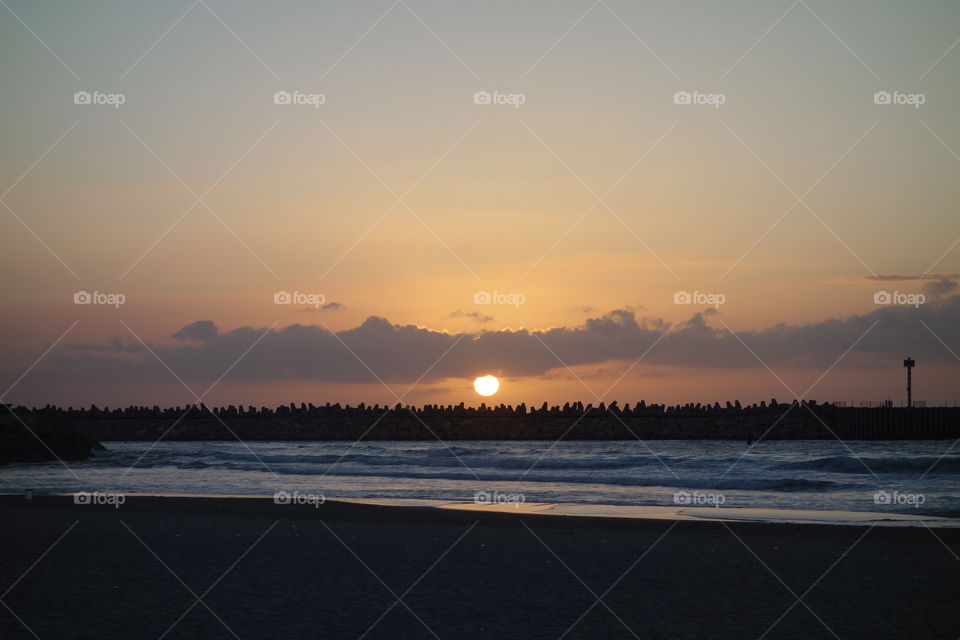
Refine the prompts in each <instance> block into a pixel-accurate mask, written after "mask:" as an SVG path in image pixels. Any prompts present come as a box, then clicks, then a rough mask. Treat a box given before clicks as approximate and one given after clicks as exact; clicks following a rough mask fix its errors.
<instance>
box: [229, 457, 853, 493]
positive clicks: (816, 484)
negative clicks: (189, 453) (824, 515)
mask: <svg viewBox="0 0 960 640" xmlns="http://www.w3.org/2000/svg"><path fill="white" fill-rule="evenodd" d="M211 466H216V467H219V468H225V469H230V470H234V471H252V472H266V471H268V469H267V468H266V467H264V466H263V465H262V464H258V463H240V462H232V463H226V464H223V465H211ZM269 471H273V472H275V473H277V474H279V475H301V476H321V477H331V478H334V477H337V478H351V477H362V478H390V479H403V478H407V479H414V480H451V481H471V482H477V481H478V479H479V482H481V483H485V482H513V483H523V484H528V483H529V484H545V483H546V484H576V485H597V486H602V485H609V486H618V487H665V488H671V489H711V490H726V491H787V492H794V491H829V490H831V489H834V488H837V487H838V486H840V485H839V484H838V483H836V482H833V481H830V480H808V479H804V478H725V479H722V480H715V479H709V478H675V477H668V476H656V477H642V478H638V477H625V476H619V477H617V476H608V477H598V476H597V475H595V474H590V475H580V476H575V475H553V474H530V475H526V476H524V475H523V474H512V473H496V472H495V473H487V472H484V470H482V469H476V470H473V469H471V468H468V467H464V466H462V465H461V467H460V469H459V470H458V469H448V470H444V471H419V470H399V469H397V470H391V469H381V470H372V469H371V470H361V471H354V470H349V471H348V470H346V469H343V468H342V467H339V466H337V465H330V466H327V467H325V468H321V467H318V466H316V465H285V466H282V467H269ZM474 473H476V475H474ZM842 486H843V488H844V489H851V488H854V486H853V485H850V484H843V485H842Z"/></svg>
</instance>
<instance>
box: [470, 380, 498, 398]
mask: <svg viewBox="0 0 960 640" xmlns="http://www.w3.org/2000/svg"><path fill="white" fill-rule="evenodd" d="M473 388H474V390H475V391H476V392H477V393H479V394H480V395H482V396H492V395H493V394H495V393H496V392H497V390H498V389H499V388H500V381H499V380H497V378H496V377H495V376H480V377H479V378H477V379H476V380H474V381H473Z"/></svg>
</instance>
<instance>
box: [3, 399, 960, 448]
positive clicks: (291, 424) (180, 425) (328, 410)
mask: <svg viewBox="0 0 960 640" xmlns="http://www.w3.org/2000/svg"><path fill="white" fill-rule="evenodd" d="M12 412H13V413H15V414H16V417H17V418H19V419H20V420H22V421H23V424H24V425H26V426H29V427H31V428H35V429H38V430H42V431H43V432H45V433H56V432H57V431H59V430H69V431H71V432H75V433H78V434H81V435H82V436H84V437H87V438H91V439H93V440H96V441H109V440H134V441H136V440H148V441H155V440H161V439H162V440H235V439H237V438H240V439H242V440H351V441H353V440H360V439H364V440H434V439H438V438H439V439H442V440H560V439H565V440H634V439H638V438H639V439H643V440H695V439H704V440H745V441H748V440H760V439H763V440H833V439H837V438H840V439H843V440H901V439H902V440H925V439H952V438H960V407H916V408H906V407H869V408H867V407H840V406H835V405H832V404H818V403H816V402H815V401H803V402H797V401H794V402H792V403H780V402H777V401H776V400H775V399H774V400H771V401H770V402H769V403H767V402H761V403H759V404H752V405H741V404H740V403H739V402H734V403H730V402H728V403H725V405H723V406H721V405H720V404H719V403H716V404H713V405H701V404H687V405H673V406H670V405H660V404H650V405H648V404H646V403H644V402H639V403H636V404H634V405H624V406H620V405H618V404H617V403H616V402H614V403H611V404H609V405H606V404H603V403H600V404H599V405H598V406H592V405H584V404H582V403H579V402H576V403H568V404H565V405H563V406H562V407H561V406H548V405H547V404H543V405H542V406H540V407H538V408H537V407H527V406H526V405H524V404H520V405H517V406H506V405H500V406H486V405H481V406H480V407H476V408H474V407H465V406H463V405H462V404H461V405H457V406H451V405H448V406H440V405H425V406H421V407H413V406H402V405H396V406H381V405H373V406H370V405H365V404H360V405H357V406H349V405H348V406H341V405H339V404H326V405H312V404H301V405H293V404H291V405H282V406H280V407H276V408H266V407H261V408H254V407H235V406H229V407H217V408H210V407H207V406H205V405H202V404H200V405H191V406H186V407H170V408H165V409H162V408H160V407H152V408H148V407H128V408H125V409H108V408H98V407H91V408H86V409H63V408H58V407H43V408H25V407H13V408H12ZM4 413H5V414H7V415H3V416H0V424H2V423H4V422H5V423H8V425H7V426H8V427H16V428H20V429H22V428H23V426H22V425H16V424H11V423H12V421H13V418H12V417H11V415H10V412H4Z"/></svg>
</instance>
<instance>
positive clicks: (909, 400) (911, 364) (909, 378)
mask: <svg viewBox="0 0 960 640" xmlns="http://www.w3.org/2000/svg"><path fill="white" fill-rule="evenodd" d="M903 366H904V367H906V369H907V406H908V407H912V406H913V376H912V375H911V374H912V373H913V368H914V367H915V366H917V362H916V360H914V359H913V358H911V357H910V356H907V359H906V360H904V361H903Z"/></svg>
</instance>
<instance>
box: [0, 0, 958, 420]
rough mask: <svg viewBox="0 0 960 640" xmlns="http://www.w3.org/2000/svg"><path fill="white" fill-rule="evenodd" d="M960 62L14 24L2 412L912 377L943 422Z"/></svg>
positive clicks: (403, 14)
mask: <svg viewBox="0 0 960 640" xmlns="http://www.w3.org/2000/svg"><path fill="white" fill-rule="evenodd" d="M958 38H960V4H958V3H956V2H952V1H946V0H945V1H942V2H934V1H924V2H914V3H903V2H876V1H869V2H866V1H864V2H846V1H845V2H840V3H836V2H823V1H821V0H804V1H802V2H801V1H798V2H790V1H784V2H779V1H778V2H724V3H714V2H623V1H618V0H604V1H603V2H596V3H595V2H592V1H590V0H577V1H566V0H549V1H543V2H520V3H517V2H497V1H490V2H482V3H479V2H449V1H444V2H439V1H436V2H425V1H423V0H405V1H403V2H391V1H382V2H381V1H369V2H367V1H364V2H346V1H338V2H285V3H283V4H282V5H279V6H276V5H272V4H268V3H250V2H224V1H222V0H205V2H197V3H192V2H190V1H185V2H168V3H156V2H83V3H75V2H29V1H17V0H4V4H3V5H2V6H0V79H2V86H3V88H4V89H3V97H2V99H0V123H2V125H0V201H2V203H3V205H5V206H0V225H2V228H0V236H2V240H0V242H2V248H0V264H2V265H3V273H4V275H5V277H4V278H3V279H2V281H0V287H2V290H0V294H2V295H0V309H2V314H0V354H2V365H0V391H3V390H7V389H9V390H7V391H6V393H5V394H4V395H3V399H4V401H7V402H14V403H21V402H22V403H25V404H46V403H48V402H49V403H68V404H74V405H77V404H89V403H90V402H96V403H99V404H101V405H102V404H110V405H111V406H115V405H117V404H129V403H138V404H140V403H142V404H183V403H186V402H192V401H194V400H195V398H196V396H198V395H201V394H203V392H204V391H206V390H207V389H208V388H210V387H211V386H213V388H212V390H211V391H210V393H209V395H208V396H206V401H207V402H208V403H209V404H221V403H244V404H273V403H279V402H289V401H296V402H300V401H312V402H315V403H316V402H326V401H331V402H337V401H339V402H357V401H361V400H365V401H367V402H370V403H372V402H380V403H383V402H389V403H391V404H392V403H394V402H396V396H398V395H402V397H403V400H404V402H415V403H418V404H419V403H424V402H442V403H448V402H459V401H460V400H465V401H467V402H469V403H471V404H477V403H478V402H479V400H480V399H479V398H478V397H477V396H475V395H473V393H472V391H471V389H470V382H471V381H472V379H473V377H474V376H476V375H482V374H485V373H495V374H498V375H500V376H501V377H503V378H504V385H503V388H502V391H501V393H500V394H498V395H497V396H495V399H496V400H498V401H503V402H518V401H526V402H527V403H531V402H534V403H538V404H539V403H540V402H542V401H544V400H547V401H551V402H564V401H568V400H569V401H572V400H577V399H579V400H583V401H585V402H596V399H597V397H600V396H602V397H603V398H604V399H605V400H607V401H609V400H614V399H616V400H619V401H621V402H624V401H631V402H633V401H636V400H639V399H641V398H643V399H646V400H647V401H648V402H649V401H656V402H685V401H702V402H706V401H709V402H713V401H717V400H719V401H724V400H728V399H730V400H732V399H734V398H738V399H740V400H742V401H756V400H760V399H767V398H770V397H771V396H776V397H777V398H778V399H780V400H789V399H791V390H792V392H795V393H796V394H798V395H801V396H802V395H808V396H809V397H814V398H818V399H820V400H837V399H840V400H848V401H859V400H872V401H877V400H882V399H885V398H892V399H894V400H895V401H897V402H900V401H902V400H903V395H904V393H903V382H904V381H903V377H904V376H903V370H902V367H901V361H902V359H903V358H904V357H905V356H906V355H908V353H907V352H908V351H909V354H910V355H912V356H914V357H915V358H917V360H918V363H919V364H918V367H917V370H916V372H915V381H916V382H915V386H916V391H915V397H917V398H919V399H924V400H927V401H929V402H931V403H941V402H943V401H948V402H951V403H953V402H955V401H957V400H960V388H958V381H960V375H958V367H960V358H957V355H956V354H957V353H960V301H958V299H957V298H956V296H955V295H954V294H955V293H956V291H957V289H956V284H955V283H956V282H957V280H958V275H957V274H958V273H960V246H958V240H960V216H958V204H957V203H958V202H960V181H958V180H957V176H958V174H960V156H958V155H957V154H958V151H960V124H958V120H957V117H956V114H957V113H958V107H960V82H958V77H960V74H958V72H960V45H958V44H957V43H958ZM76 91H89V92H91V93H92V92H95V91H97V92H100V93H104V94H112V93H120V94H123V96H124V98H125V102H124V104H123V105H122V106H120V107H119V108H113V107H112V106H109V105H82V104H81V105H77V104H74V100H73V94H74V92H76ZM277 91H288V92H295V91H299V92H302V93H305V94H322V95H323V96H324V98H325V102H324V104H322V105H320V106H319V108H313V107H312V106H309V105H282V104H281V105H278V104H274V100H273V96H274V93H275V92H277ZM480 91H488V92H494V91H497V92H500V93H503V94H522V96H523V99H524V103H523V104H522V105H521V106H519V108H515V107H513V106H511V105H487V104H475V102H474V94H475V93H476V92H480ZM678 91H687V92H691V93H694V92H699V93H701V94H722V95H723V97H724V103H723V104H722V105H721V106H720V107H719V108H714V107H713V106H710V105H684V104H675V102H674V94H675V93H676V92H678ZM878 91H888V92H890V93H894V92H899V94H920V95H922V96H923V100H924V103H923V104H922V105H921V106H920V107H919V108H915V107H914V106H911V105H907V104H903V105H896V104H892V105H887V104H875V101H874V94H875V93H876V92H878ZM198 196H200V197H201V198H200V202H198V198H197V197H198ZM798 199H799V202H798ZM191 207H192V208H191ZM881 290H884V291H890V292H894V291H897V292H901V293H922V294H923V295H924V296H925V300H924V303H923V304H922V305H920V307H919V308H916V307H913V306H909V305H899V304H893V305H877V304H875V303H874V294H875V293H876V292H878V291H881ZM77 291H90V292H93V291H99V292H108V293H122V294H123V295H124V296H125V297H126V302H125V303H124V304H123V305H122V306H120V307H119V308H114V307H109V306H103V305H76V304H74V303H73V298H74V293H75V292H77ZM277 291H291V292H292V291H299V292H305V293H317V294H323V295H324V296H325V301H326V303H337V304H334V305H330V306H329V307H328V308H326V309H323V308H321V309H312V310H308V309H307V308H306V306H305V305H276V304H274V302H273V297H274V293H275V292H277ZM477 291H490V292H493V291H498V292H501V293H508V294H521V295H522V296H523V297H524V302H523V304H522V305H519V306H511V305H505V304H491V305H482V304H480V305H478V304H475V303H474V294H475V292H477ZM679 291H688V292H694V291H697V292H701V293H719V294H722V295H723V296H724V303H723V304H722V305H721V306H719V308H711V307H710V305H708V304H693V305H681V304H675V303H674V294H675V293H677V292H679ZM708 309H711V310H710V311H707V310H708ZM371 318H372V319H371ZM198 322H199V323H201V324H194V323H198ZM210 323H213V324H212V325H211V324H210ZM214 325H215V326H214ZM291 325H303V326H302V327H298V326H293V327H292V328H291ZM781 325H782V326H781ZM184 327H191V328H190V329H186V330H183V331H181V330H182V329H183V328H184ZM329 331H334V332H337V334H336V335H335V336H332V335H330V334H329ZM178 332H179V334H178ZM175 334H178V337H174V336H175ZM664 334H666V337H662V336H664ZM658 338H660V341H659V342H658ZM258 340H259V341H258ZM51 345H55V346H54V347H53V348H52V349H51V348H50V347H51ZM145 345H147V346H148V347H149V350H148V348H147V346H145ZM251 347H252V348H251ZM48 349H49V351H48ZM38 359H39V361H38ZM238 359H239V362H237V361H238ZM638 360H639V361H638ZM161 361H162V364H161ZM235 362H237V364H236V366H233V367H232V368H231V366H232V365H233V364H234V363H235ZM168 367H169V369H170V370H172V372H171V371H170V370H168ZM25 372H27V373H26V375H24V373H25ZM225 372H226V375H225V376H223V374H224V373H225ZM827 372H829V373H827ZM825 373H826V375H824V374H825ZM174 374H175V375H174ZM221 376H223V378H222V379H220V378H221ZM177 377H179V378H180V379H182V381H183V382H184V383H185V385H186V386H188V387H190V391H188V390H187V389H185V388H184V385H183V384H181V382H180V381H179V380H178V379H177ZM377 378H379V379H380V380H378V379H377ZM218 380H219V381H218ZM381 380H382V381H383V382H384V383H386V386H387V387H389V389H387V388H385V387H384V385H383V384H381ZM815 383H816V386H815V387H814V388H813V389H812V390H811V391H810V392H809V393H808V394H805V392H806V390H807V389H808V388H809V387H810V386H811V385H814V384H815ZM611 387H612V389H611ZM787 387H790V390H788V389H787ZM608 389H610V392H609V395H604V394H605V393H606V392H607V391H608ZM191 391H192V393H191ZM394 394H396V395H394ZM403 394H406V395H403Z"/></svg>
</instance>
